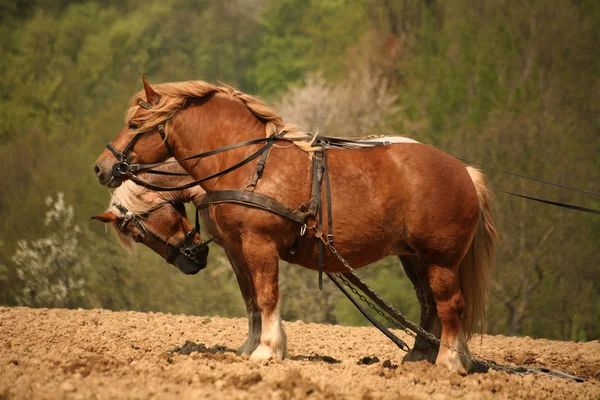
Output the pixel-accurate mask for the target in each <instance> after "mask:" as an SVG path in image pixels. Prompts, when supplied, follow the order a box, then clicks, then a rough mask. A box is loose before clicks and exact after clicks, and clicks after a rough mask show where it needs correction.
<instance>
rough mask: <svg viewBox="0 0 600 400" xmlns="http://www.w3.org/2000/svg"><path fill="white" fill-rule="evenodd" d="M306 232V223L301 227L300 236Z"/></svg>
mask: <svg viewBox="0 0 600 400" xmlns="http://www.w3.org/2000/svg"><path fill="white" fill-rule="evenodd" d="M305 233H306V224H302V226H301V227H300V236H304V234H305Z"/></svg>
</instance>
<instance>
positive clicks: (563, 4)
mask: <svg viewBox="0 0 600 400" xmlns="http://www.w3.org/2000/svg"><path fill="white" fill-rule="evenodd" d="M598 26H600V3H599V2H598V1H595V0H560V1H553V2H546V1H533V0H523V1H511V0H486V1H479V0H453V1H448V2H441V1H436V0H418V1H406V0H402V1H390V0H358V1H350V0H319V1H316V0H313V1H309V0H228V1H210V0H204V1H202V0H198V1H194V0H170V1H165V0H146V1H145V2H143V3H140V2H134V1H131V0H118V1H117V0H106V1H91V0H53V1H44V0H17V1H15V0H11V1H9V0H0V37H2V40H1V41H0V53H1V54H2V58H0V76H1V79H0V160H2V161H1V165H2V169H1V171H0V188H1V189H0V303H1V304H4V305H19V304H21V305H30V306H57V307H103V308H109V309H115V310H116V309H132V310H143V311H149V310H153V311H164V312H173V313H187V314H201V315H210V314H220V315H225V316H242V315H243V314H244V308H243V305H242V301H241V296H240V295H239V293H238V289H237V284H236V282H235V278H234V276H233V274H232V272H231V271H230V269H229V268H228V267H227V263H226V261H225V257H224V256H223V254H222V253H221V252H220V251H219V249H218V248H213V249H212V252H211V260H210V268H209V269H208V270H206V271H204V272H202V273H201V274H199V275H198V276H194V277H187V276H184V275H183V274H181V273H180V272H178V271H176V270H175V269H174V268H173V267H171V266H168V265H167V264H166V263H164V262H163V261H162V260H161V259H160V258H158V257H157V256H155V255H154V254H153V253H151V252H149V251H146V250H144V249H139V250H138V252H137V254H134V255H127V254H126V253H125V252H124V250H122V249H121V248H120V247H119V245H118V243H117V241H116V240H115V238H114V237H113V236H114V235H112V233H106V232H105V230H104V227H103V226H102V225H101V224H98V223H93V222H91V221H90V220H89V217H90V216H91V215H94V214H97V213H99V212H101V211H102V210H103V209H104V208H105V206H106V202H107V201H108V198H109V195H108V192H107V191H106V189H105V188H103V187H101V186H100V185H98V184H97V182H96V180H95V177H94V174H93V172H92V168H91V166H92V163H93V161H94V160H95V158H96V157H97V155H98V154H99V152H100V151H101V150H102V148H103V146H104V144H105V143H106V141H107V139H109V138H112V137H113V136H114V135H115V133H116V132H117V130H118V129H119V128H120V127H121V125H122V116H123V113H124V111H125V108H126V104H127V100H128V98H129V97H130V96H131V95H132V94H133V93H134V92H136V91H137V90H139V89H140V75H141V74H142V73H144V74H146V75H147V76H148V77H149V79H150V81H151V82H157V83H158V82H165V81H179V80H188V79H203V80H207V81H223V82H226V83H228V84H231V85H233V86H236V87H239V88H240V89H241V90H243V91H246V92H249V93H252V94H257V95H259V96H262V97H264V98H266V99H267V100H268V101H269V102H271V103H272V104H274V105H276V106H277V107H279V109H280V110H281V112H282V113H283V114H284V116H286V119H288V120H289V121H292V122H298V123H300V124H303V125H304V126H306V127H307V128H309V129H312V130H319V131H321V132H326V133H327V134H331V135H344V136H352V135H363V134H367V133H374V134H380V133H388V134H389V133H394V134H401V135H406V136H410V137H413V138H415V139H417V140H419V141H422V142H424V143H429V144H432V145H434V146H437V147H438V148H441V149H442V150H444V151H447V152H449V153H451V154H454V155H456V156H460V157H464V158H467V159H471V160H476V161H479V162H482V163H486V164H491V165H495V166H499V167H503V168H507V169H510V170H513V171H517V172H520V173H524V174H528V175H533V176H537V177H540V178H544V179H549V180H552V181H557V182H560V183H563V184H568V185H572V186H577V187H581V188H584V189H588V190H593V191H596V192H597V191H600V179H599V178H600V174H599V172H600V117H599V116H600V47H599V46H598V43H600V29H598ZM485 172H486V174H487V176H488V179H489V181H490V183H491V185H492V186H493V187H497V188H503V189H509V190H514V191H517V192H522V193H527V194H530V195H538V196H542V197H546V198H550V199H554V200H558V201H565V202H571V203H576V204H580V205H584V206H588V207H595V208H600V201H599V200H598V197H594V196H588V195H584V194H580V193H575V192H570V191H565V190H559V189H556V188H551V187H547V186H543V185H539V184H534V183H533V182H528V181H523V180H520V179H517V178H511V177H508V176H506V175H501V174H499V173H497V172H494V171H485ZM494 208H495V216H496V219H497V224H498V229H499V232H500V244H499V252H498V264H497V268H496V271H495V275H494V284H493V286H492V288H491V289H492V291H491V296H490V301H489V312H488V331H489V332H492V333H504V334H511V335H515V334H518V335H531V336H536V337H540V336H542V337H548V338H560V339H570V340H593V339H598V338H599V337H600V320H599V319H598V315H600V296H599V293H600V268H599V266H600V262H599V261H600V256H599V251H598V250H599V246H598V243H600V218H598V217H597V216H591V215H590V214H583V213H577V212H574V211H569V210H562V209H558V208H553V207H550V206H544V205H539V204H535V203H531V202H526V201H523V200H519V199H517V198H512V197H507V196H506V195H503V194H499V193H498V194H497V195H496V196H495V206H494ZM366 275H367V277H368V278H369V279H370V280H371V281H372V282H373V283H374V285H375V286H376V287H377V288H379V289H380V290H381V291H382V292H383V295H384V296H385V297H386V298H389V299H390V300H391V301H392V302H394V303H395V304H397V305H398V306H399V308H401V309H403V310H406V312H407V314H409V316H411V317H413V318H416V317H417V309H416V302H415V299H414V294H413V291H412V287H411V284H410V283H409V282H408V280H407V279H406V278H405V277H404V275H403V273H402V271H401V266H400V264H399V262H398V261H397V260H395V259H388V260H384V261H382V262H380V263H378V265H377V266H375V267H373V268H370V269H368V271H367V272H366ZM316 283H317V282H316V275H315V274H314V273H312V272H309V271H304V270H301V269H300V268H298V267H295V266H289V265H284V266H282V285H283V291H284V292H283V296H284V297H283V299H284V305H283V312H284V317H286V318H288V319H297V318H299V319H303V320H305V321H325V322H341V323H346V324H359V323H363V321H362V319H360V317H358V316H357V315H356V314H355V313H353V312H352V311H351V310H350V308H349V306H347V305H345V303H343V301H342V300H341V299H340V298H339V297H338V296H337V295H336V294H335V293H334V291H333V289H332V288H330V287H328V288H327V289H326V290H325V291H324V292H319V291H318V289H317V285H316ZM329 286H331V285H329Z"/></svg>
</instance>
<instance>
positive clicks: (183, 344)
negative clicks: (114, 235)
mask: <svg viewBox="0 0 600 400" xmlns="http://www.w3.org/2000/svg"><path fill="white" fill-rule="evenodd" d="M284 325H285V329H286V332H287V337H288V353H289V356H290V357H289V358H288V359H286V360H284V361H275V360H271V361H266V362H262V363H257V362H253V361H250V360H248V358H247V357H238V356H236V355H235V353H233V352H231V349H236V348H237V347H239V346H240V345H241V344H242V343H243V341H244V339H245V335H246V332H247V323H246V320H245V319H227V318H218V317H211V318H208V317H207V318H203V317H190V316H183V315H167V314H157V313H137V312H111V311H105V310H62V309H52V310H49V309H29V308H1V307H0V399H12V398H19V399H63V398H64V399H96V398H98V399H114V398H128V399H149V398H160V399H163V398H177V399H180V398H181V399H195V398H203V399H204V398H211V399H213V398H214V399H238V398H239V399H250V398H257V399H288V398H311V399H325V398H327V399H346V398H348V399H357V398H358V399H380V398H382V399H383V398H386V399H387V398H389V399H413V398H414V399H425V398H427V399H429V398H434V399H435V398H440V399H442V398H466V399H471V398H473V399H480V398H499V399H503V398H528V399H533V398H556V399H572V398H592V399H594V398H598V397H599V396H600V343H599V342H598V341H594V342H588V343H572V342H558V341H550V340H534V339H530V338H516V337H502V336H484V337H483V340H482V341H480V340H479V339H475V341H474V342H473V343H471V350H472V352H473V353H474V354H475V355H477V356H478V357H481V358H486V359H491V360H494V361H496V362H498V363H512V364H517V365H524V366H528V367H536V366H537V367H547V368H551V369H557V370H562V371H563V372H566V373H569V374H573V375H580V376H584V377H587V378H588V379H587V380H586V381H585V382H583V383H578V382H575V381H571V380H566V379H558V378H551V377H548V376H544V375H526V376H521V375H508V374H506V373H503V372H496V371H491V372H488V373H485V374H471V375H469V376H466V377H461V376H458V375H456V374H452V373H450V372H448V371H446V370H445V369H443V368H439V367H436V366H435V365H431V364H428V363H426V362H419V363H407V364H401V359H402V356H403V353H402V352H401V351H400V350H399V349H398V348H396V347H395V346H394V345H393V344H392V343H391V342H390V341H389V340H388V339H387V338H385V337H384V336H383V335H381V334H380V333H379V332H378V331H376V330H375V328H371V327H365V328H350V327H343V326H328V325H318V324H305V323H302V322H291V323H285V324H284ZM399 336H401V337H403V338H406V340H407V341H408V342H409V344H411V341H410V340H409V339H410V338H408V337H405V336H403V335H401V334H400V333H399ZM373 356H376V357H377V358H378V359H379V362H377V361H375V362H374V363H373V364H370V365H364V364H363V365H358V364H357V363H358V362H359V361H360V360H361V359H363V358H364V357H373ZM388 360H389V361H388ZM384 365H385V367H384ZM395 366H397V367H395Z"/></svg>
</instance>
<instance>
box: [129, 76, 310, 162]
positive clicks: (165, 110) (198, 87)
mask: <svg viewBox="0 0 600 400" xmlns="http://www.w3.org/2000/svg"><path fill="white" fill-rule="evenodd" d="M152 89H154V91H156V93H158V94H159V95H160V101H159V103H158V104H156V105H153V106H152V109H150V110H145V111H144V112H143V113H141V115H140V114H138V115H136V116H135V118H134V115H135V114H136V113H137V111H138V110H139V106H138V103H139V101H140V100H144V101H146V100H147V99H146V93H145V92H144V91H143V90H142V91H140V92H138V93H136V94H135V95H134V96H133V97H132V98H131V100H130V102H129V110H127V113H126V115H125V123H126V124H130V123H131V124H135V125H136V126H137V129H136V130H134V131H132V132H133V133H136V132H144V131H147V130H150V129H152V128H154V127H155V126H157V125H158V124H160V123H164V122H167V123H168V121H170V119H171V118H172V117H173V116H174V115H175V114H176V113H177V112H178V111H179V110H181V109H182V108H183V107H184V106H185V104H186V103H187V101H188V99H198V98H203V97H206V96H209V95H212V94H219V95H224V96H228V97H230V98H232V99H235V100H237V101H240V102H242V103H243V104H244V105H245V106H246V107H247V108H248V109H249V110H250V112H252V114H254V115H255V116H256V117H257V118H259V119H261V120H263V121H265V123H266V126H265V135H266V136H267V137H268V136H271V135H272V134H273V133H278V132H281V131H284V130H285V131H288V133H286V137H287V138H294V137H305V136H307V133H306V132H305V131H303V130H302V129H301V128H299V127H298V126H296V125H291V124H285V123H284V122H283V118H281V116H279V115H278V114H277V113H276V112H275V111H273V109H271V108H270V107H269V106H267V104H266V103H265V102H264V101H262V100H261V99H259V98H257V97H254V96H250V95H248V94H246V93H243V92H240V91H239V90H237V89H235V88H233V87H231V86H227V85H223V86H216V85H213V84H210V83H207V82H204V81H186V82H175V83H163V84H159V85H154V86H152ZM165 130H166V131H167V134H168V124H167V126H166V127H165ZM313 141H314V140H310V141H308V140H307V141H294V144H295V145H296V146H298V147H299V148H301V149H302V150H304V151H309V152H310V151H314V150H315V148H313V147H312V142H313Z"/></svg>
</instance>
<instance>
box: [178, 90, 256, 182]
mask: <svg viewBox="0 0 600 400" xmlns="http://www.w3.org/2000/svg"><path fill="white" fill-rule="evenodd" d="M174 127H175V129H174V138H173V144H174V145H173V151H174V153H175V156H176V158H178V159H181V158H185V157H189V156H192V155H195V154H200V153H203V152H206V151H210V150H215V149H219V148H222V147H225V146H228V145H231V144H235V143H240V142H244V141H248V140H252V139H258V138H264V137H265V135H266V133H265V132H266V131H265V123H264V122H262V121H260V120H259V119H258V118H256V117H255V116H254V115H253V114H252V113H251V112H250V110H249V109H248V108H247V107H246V106H245V105H244V104H243V103H241V102H238V101H235V100H234V99H230V98H225V97H223V96H220V95H215V96H213V97H212V98H211V99H210V100H208V101H205V102H197V103H196V104H192V105H190V106H189V107H188V108H187V109H185V110H183V111H181V112H180V113H179V114H178V115H177V116H176V117H175V119H174ZM256 150H257V147H256V146H246V147H242V148H238V149H234V150H231V151H227V152H224V153H220V154H217V155H214V156H210V157H207V158H203V159H201V160H199V161H193V162H189V163H184V168H186V170H187V172H188V173H190V175H192V176H193V177H194V178H195V179H200V178H203V177H206V176H208V175H211V174H214V173H216V172H218V171H221V170H223V169H225V168H227V167H229V166H231V165H234V164H235V163H237V162H239V161H241V160H242V159H244V158H245V157H247V156H249V155H250V154H252V153H253V152H255V151H256ZM228 175H231V174H228ZM234 175H235V174H234ZM215 182H216V180H213V182H212V184H214V183H215ZM212 184H209V185H208V187H207V186H206V185H204V188H205V189H207V190H209V189H212V188H213V187H212Z"/></svg>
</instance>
